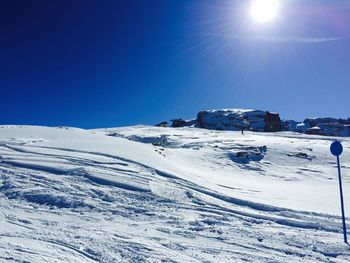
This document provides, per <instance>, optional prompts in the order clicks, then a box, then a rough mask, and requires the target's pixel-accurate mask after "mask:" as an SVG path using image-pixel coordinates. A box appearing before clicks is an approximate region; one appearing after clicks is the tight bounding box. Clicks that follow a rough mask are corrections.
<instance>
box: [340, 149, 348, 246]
mask: <svg viewBox="0 0 350 263" xmlns="http://www.w3.org/2000/svg"><path fill="white" fill-rule="evenodd" d="M337 163H338V176H339V189H340V202H341V212H342V219H343V233H344V242H345V243H348V238H347V233H346V223H345V210H344V197H343V185H342V181H341V173H340V162H339V155H337Z"/></svg>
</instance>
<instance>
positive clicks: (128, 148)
mask: <svg viewBox="0 0 350 263" xmlns="http://www.w3.org/2000/svg"><path fill="white" fill-rule="evenodd" d="M333 140H334V138H329V137H320V136H313V135H303V134H296V133H290V132H287V133H271V134H269V133H250V132H246V133H245V135H241V133H240V132H224V131H209V130H202V129H196V128H178V129H174V128H158V127H148V126H135V127H126V128H114V129H99V130H82V129H76V128H65V127H60V128H48V127H34V126H0V208H1V213H0V225H1V227H0V262H349V261H350V250H349V246H348V245H345V244H343V242H342V238H343V237H342V225H341V217H340V205H339V190H338V180H337V170H336V162H335V157H334V156H332V155H331V154H330V152H329V146H330V144H331V142H332V141H333ZM341 141H342V143H343V146H344V153H343V155H342V156H341V163H342V172H343V183H344V192H345V205H346V207H345V208H346V209H345V211H346V213H347V214H348V215H350V199H349V197H350V196H349V192H350V139H346V138H342V139H341ZM349 227H350V226H349Z"/></svg>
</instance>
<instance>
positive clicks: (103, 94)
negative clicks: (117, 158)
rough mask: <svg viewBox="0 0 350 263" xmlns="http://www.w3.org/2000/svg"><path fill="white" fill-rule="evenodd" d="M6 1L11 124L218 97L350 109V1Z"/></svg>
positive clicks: (4, 101) (159, 115)
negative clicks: (277, 9) (277, 4)
mask: <svg viewBox="0 0 350 263" xmlns="http://www.w3.org/2000/svg"><path fill="white" fill-rule="evenodd" d="M249 4H250V1H238V0H236V1H235V0H166V1H165V0H151V1H150V0H118V1H115V0H103V1H92V0H86V1H84V0H79V1H78V0H69V1H68V0H60V1H58V0H50V1H46V0H42V1H39V0H31V1H26V0H17V1H13V0H2V1H1V2H0V31H1V34H0V91H1V104H0V123H1V124H36V125H53V126H55V125H67V126H78V127H83V128H94V127H113V126H124V125H133V124H156V123H158V122H160V121H163V120H168V119H171V118H176V117H182V118H191V117H194V116H195V115H196V113H197V112H198V111H199V110H202V109H208V108H254V109H263V110H270V111H276V112H279V113H280V114H281V116H282V117H284V118H288V119H296V120H301V119H303V118H305V117H314V116H332V117H343V118H344V117H350V107H349V106H348V105H349V98H350V73H349V69H350V3H349V1H345V0H344V1H337V0H334V1H322V0H321V1H316V0H307V1H306V0H305V1H304V0H285V1H282V6H281V13H280V15H279V17H278V19H276V20H275V21H273V22H271V23H268V24H258V23H256V22H254V21H253V20H252V19H251V17H250V16H249V15H248V10H249Z"/></svg>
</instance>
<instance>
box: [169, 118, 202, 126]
mask: <svg viewBox="0 0 350 263" xmlns="http://www.w3.org/2000/svg"><path fill="white" fill-rule="evenodd" d="M171 121H172V124H171V127H173V128H180V127H189V126H192V125H194V124H195V123H196V120H189V121H186V120H183V119H173V120H171Z"/></svg>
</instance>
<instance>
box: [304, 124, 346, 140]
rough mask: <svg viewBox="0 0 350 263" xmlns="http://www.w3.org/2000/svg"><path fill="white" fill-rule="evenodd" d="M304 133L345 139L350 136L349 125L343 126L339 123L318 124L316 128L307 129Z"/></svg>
mask: <svg viewBox="0 0 350 263" xmlns="http://www.w3.org/2000/svg"><path fill="white" fill-rule="evenodd" d="M305 133H306V134H317V135H327V136H343V137H345V136H350V125H344V124H341V123H340V122H334V123H318V124H317V126H315V127H312V128H309V129H307V130H306V131H305Z"/></svg>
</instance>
